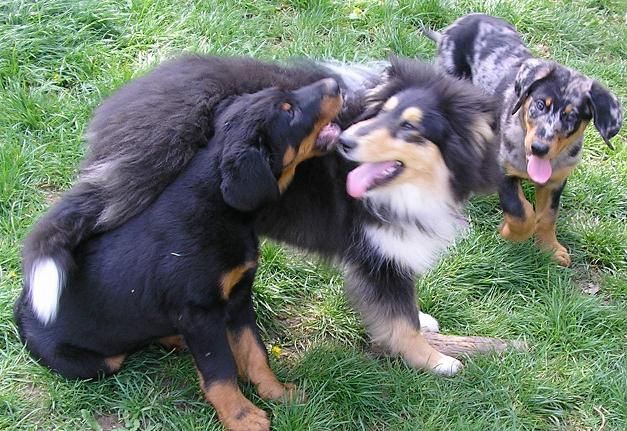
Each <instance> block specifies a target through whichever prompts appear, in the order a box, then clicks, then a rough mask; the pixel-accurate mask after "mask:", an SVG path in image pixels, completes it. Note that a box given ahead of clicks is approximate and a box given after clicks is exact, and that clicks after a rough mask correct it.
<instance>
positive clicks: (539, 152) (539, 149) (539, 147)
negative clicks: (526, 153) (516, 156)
mask: <svg viewBox="0 0 627 431" xmlns="http://www.w3.org/2000/svg"><path fill="white" fill-rule="evenodd" d="M548 152H549V146H548V145H547V144H544V143H542V142H538V141H535V142H534V143H533V144H531V154H533V155H534V156H544V155H546V154H547V153H548Z"/></svg>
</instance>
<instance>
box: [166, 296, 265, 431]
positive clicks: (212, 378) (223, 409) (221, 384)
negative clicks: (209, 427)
mask: <svg viewBox="0 0 627 431" xmlns="http://www.w3.org/2000/svg"><path fill="white" fill-rule="evenodd" d="M224 308H225V307H224V305H222V304H214V305H213V306H211V307H206V306H202V307H201V306H193V305H191V306H188V307H186V308H185V309H184V310H183V311H182V312H181V313H180V317H179V318H178V319H177V326H178V327H179V329H180V332H181V334H182V335H183V337H184V338H185V342H186V343H187V346H188V348H189V351H190V352H191V354H192V356H193V358H194V362H195V363H196V369H197V371H198V377H199V378H200V386H201V388H202V391H203V392H204V394H205V399H206V400H207V401H208V402H209V403H210V404H211V405H213V407H214V408H215V409H216V412H217V413H218V417H219V418H220V421H222V423H223V424H224V427H225V428H226V429H227V430H229V431H268V430H269V429H270V421H269V420H268V417H267V415H266V413H265V412H264V411H263V410H261V409H260V408H258V407H256V406H255V405H254V404H253V403H252V402H250V401H249V400H248V399H247V398H246V397H245V396H244V394H242V392H241V391H240V389H239V387H238V386H237V368H236V364H235V360H234V358H233V354H232V353H231V348H230V345H229V341H228V339H227V330H226V322H225V321H226V316H225V314H226V313H225V311H224Z"/></svg>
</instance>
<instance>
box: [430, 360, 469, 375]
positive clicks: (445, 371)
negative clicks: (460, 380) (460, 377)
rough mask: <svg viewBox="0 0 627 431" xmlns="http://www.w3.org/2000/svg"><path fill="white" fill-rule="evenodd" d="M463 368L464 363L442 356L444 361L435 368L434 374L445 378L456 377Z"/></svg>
mask: <svg viewBox="0 0 627 431" xmlns="http://www.w3.org/2000/svg"><path fill="white" fill-rule="evenodd" d="M462 367H463V365H462V363H461V362H459V361H458V360H457V359H455V358H451V357H450V356H446V355H442V360H441V361H440V362H439V363H438V364H437V365H436V366H435V367H433V372H434V373H436V374H438V375H440V376H445V377H450V376H454V375H455V374H457V372H458V371H459V370H461V369H462Z"/></svg>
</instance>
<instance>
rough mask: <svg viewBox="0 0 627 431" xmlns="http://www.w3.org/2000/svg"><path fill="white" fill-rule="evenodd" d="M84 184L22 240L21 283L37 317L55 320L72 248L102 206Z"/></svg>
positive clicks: (86, 233)
mask: <svg viewBox="0 0 627 431" xmlns="http://www.w3.org/2000/svg"><path fill="white" fill-rule="evenodd" d="M85 189H86V187H85V185H84V184H79V185H78V187H76V186H75V187H74V188H73V189H72V190H70V191H69V192H68V193H66V194H65V195H64V197H63V198H62V199H61V200H60V201H59V202H57V203H56V204H55V205H54V206H53V207H52V208H51V209H50V210H49V211H48V212H47V213H46V214H45V215H44V216H43V217H42V218H41V219H40V220H39V221H38V222H37V224H36V225H35V226H34V228H33V229H32V231H31V232H30V233H29V234H28V236H27V237H26V239H25V240H24V248H23V250H22V268H23V273H24V280H25V284H24V287H25V289H26V290H27V292H28V298H29V299H30V303H31V306H32V309H33V312H34V313H35V315H36V316H37V318H38V319H39V320H40V321H41V322H42V323H44V324H47V323H50V322H52V321H54V319H55V317H56V315H57V311H58V308H59V298H60V297H61V292H62V290H63V286H64V283H65V280H66V279H67V277H68V276H69V274H70V272H71V271H72V269H73V267H74V259H73V257H72V251H73V250H74V248H75V247H76V246H77V245H78V244H79V243H80V242H81V241H82V240H83V239H85V238H87V237H89V236H90V235H92V234H93V233H95V228H96V223H95V221H96V219H97V217H98V215H99V214H100V212H101V210H102V208H101V205H100V204H99V203H98V202H99V199H98V198H97V195H95V194H94V193H90V192H89V191H86V190H85Z"/></svg>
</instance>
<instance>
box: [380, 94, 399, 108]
mask: <svg viewBox="0 0 627 431" xmlns="http://www.w3.org/2000/svg"><path fill="white" fill-rule="evenodd" d="M397 106H398V97H396V96H392V97H390V98H389V99H388V100H387V101H386V102H385V104H384V105H383V110H384V111H391V110H392V109H394V108H396V107H397Z"/></svg>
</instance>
